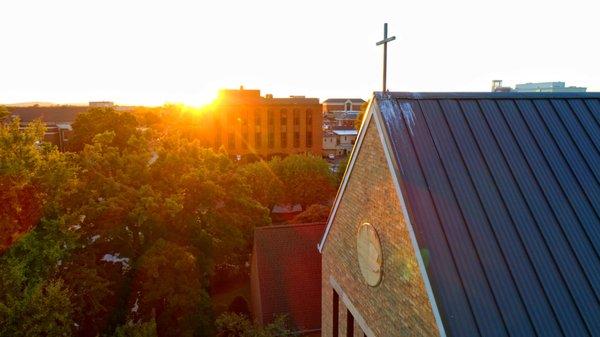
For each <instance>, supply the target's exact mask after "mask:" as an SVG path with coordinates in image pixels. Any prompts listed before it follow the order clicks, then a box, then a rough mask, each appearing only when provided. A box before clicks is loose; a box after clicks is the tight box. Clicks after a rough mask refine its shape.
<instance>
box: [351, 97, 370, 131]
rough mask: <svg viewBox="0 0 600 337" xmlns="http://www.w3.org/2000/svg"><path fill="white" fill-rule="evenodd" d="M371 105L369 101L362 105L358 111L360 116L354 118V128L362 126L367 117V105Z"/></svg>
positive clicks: (357, 128) (358, 128)
mask: <svg viewBox="0 0 600 337" xmlns="http://www.w3.org/2000/svg"><path fill="white" fill-rule="evenodd" d="M368 106H369V102H365V103H363V104H362V105H361V106H360V110H359V111H358V116H356V119H355V120H354V128H355V129H356V130H360V127H361V126H362V124H363V122H364V119H365V114H366V112H367V107H368Z"/></svg>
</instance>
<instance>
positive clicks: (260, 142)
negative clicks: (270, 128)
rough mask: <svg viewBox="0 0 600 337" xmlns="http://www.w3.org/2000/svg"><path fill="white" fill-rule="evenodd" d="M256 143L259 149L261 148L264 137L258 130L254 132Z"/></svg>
mask: <svg viewBox="0 0 600 337" xmlns="http://www.w3.org/2000/svg"><path fill="white" fill-rule="evenodd" d="M254 145H255V146H256V148H257V149H259V148H260V147H261V146H262V137H261V134H260V132H256V133H255V134H254Z"/></svg>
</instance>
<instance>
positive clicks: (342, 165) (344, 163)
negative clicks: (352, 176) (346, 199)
mask: <svg viewBox="0 0 600 337" xmlns="http://www.w3.org/2000/svg"><path fill="white" fill-rule="evenodd" d="M349 163H350V156H346V158H343V159H342V161H340V166H338V169H337V172H336V179H337V182H338V185H340V184H341V183H342V181H343V180H344V174H346V169H347V168H348V164H349Z"/></svg>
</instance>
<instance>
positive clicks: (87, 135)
mask: <svg viewBox="0 0 600 337" xmlns="http://www.w3.org/2000/svg"><path fill="white" fill-rule="evenodd" d="M137 127H138V121H137V119H136V118H135V116H134V115H133V114H132V113H130V112H127V111H122V112H121V111H116V110H115V109H113V108H92V109H90V110H88V111H86V112H84V113H80V114H79V115H77V118H76V119H75V121H74V122H73V134H72V135H71V137H70V138H69V149H70V150H72V151H81V150H82V149H83V147H84V145H85V144H91V143H92V140H93V139H94V137H95V136H96V135H97V134H100V133H104V132H107V131H112V132H113V133H114V138H113V139H112V142H113V145H115V146H116V147H119V148H123V147H125V145H126V144H127V141H128V140H129V137H131V136H132V135H133V134H135V133H136V130H137Z"/></svg>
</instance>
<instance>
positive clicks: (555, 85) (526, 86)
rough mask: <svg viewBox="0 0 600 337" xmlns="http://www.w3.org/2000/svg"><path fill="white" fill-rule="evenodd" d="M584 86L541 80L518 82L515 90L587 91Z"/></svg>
mask: <svg viewBox="0 0 600 337" xmlns="http://www.w3.org/2000/svg"><path fill="white" fill-rule="evenodd" d="M586 90H587V88H584V87H575V86H571V87H567V86H565V82H539V83H523V84H517V85H516V86H515V89H513V91H515V92H586Z"/></svg>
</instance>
